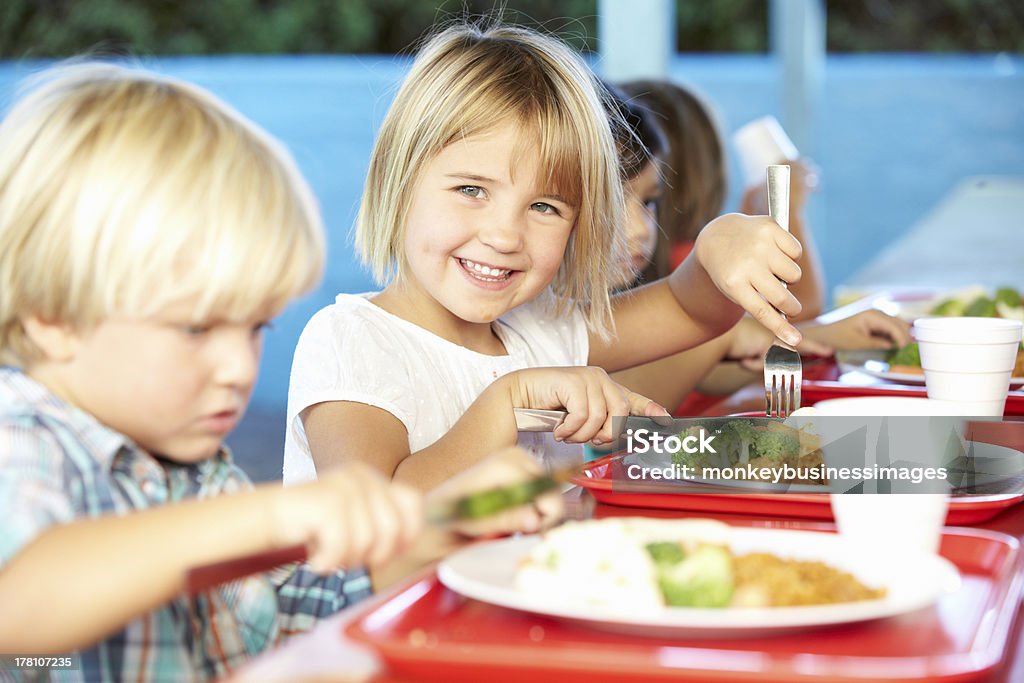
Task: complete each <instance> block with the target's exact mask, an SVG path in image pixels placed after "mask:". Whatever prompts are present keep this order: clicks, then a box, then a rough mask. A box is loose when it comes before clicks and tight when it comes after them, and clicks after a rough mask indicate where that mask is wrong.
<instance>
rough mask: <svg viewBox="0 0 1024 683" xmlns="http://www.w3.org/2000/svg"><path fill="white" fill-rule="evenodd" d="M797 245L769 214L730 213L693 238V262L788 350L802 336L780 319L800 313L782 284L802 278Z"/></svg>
mask: <svg viewBox="0 0 1024 683" xmlns="http://www.w3.org/2000/svg"><path fill="white" fill-rule="evenodd" d="M801 251H802V248H801V247H800V242H798V241H797V239H796V238H795V237H793V236H792V235H790V234H789V233H788V232H786V231H785V230H783V229H782V228H780V227H779V225H778V224H777V223H776V222H775V221H774V220H772V219H771V218H770V217H768V216H744V215H742V214H737V213H731V214H726V215H725V216H721V217H719V218H716V219H715V220H713V221H711V222H710V223H708V224H707V226H706V227H705V228H704V229H703V230H701V231H700V234H699V235H698V236H697V243H696V246H695V247H694V252H695V253H696V256H697V259H698V260H699V262H700V264H701V265H702V266H703V268H704V270H705V271H706V272H707V274H708V276H709V277H710V278H711V281H712V282H714V284H715V286H716V287H718V289H719V290H720V291H721V292H722V294H724V295H725V296H726V297H728V298H729V299H730V300H731V301H734V302H736V303H737V304H739V305H740V306H742V307H743V308H744V309H746V310H747V311H748V312H749V313H750V314H751V315H752V316H753V317H754V319H755V320H757V321H758V322H759V323H761V324H762V325H764V326H765V327H766V328H768V330H769V331H770V332H771V333H772V334H774V335H776V336H778V337H779V338H780V339H782V341H784V342H787V343H788V344H790V345H792V346H796V345H797V344H799V343H800V332H799V331H798V330H797V329H796V328H795V327H793V325H792V324H790V323H789V322H788V321H787V320H786V319H785V318H783V317H782V316H781V315H779V311H782V312H783V313H785V314H786V315H789V316H794V315H797V314H798V313H800V310H801V306H800V302H799V301H798V300H797V298H796V297H795V296H793V294H792V293H790V291H789V290H788V289H786V287H785V286H784V285H783V282H796V281H797V280H799V279H800V266H798V265H797V264H796V259H798V258H800V253H801Z"/></svg>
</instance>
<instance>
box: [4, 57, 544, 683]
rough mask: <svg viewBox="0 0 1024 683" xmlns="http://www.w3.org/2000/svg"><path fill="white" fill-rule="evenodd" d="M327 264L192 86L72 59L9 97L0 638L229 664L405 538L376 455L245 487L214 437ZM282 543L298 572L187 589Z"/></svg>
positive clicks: (80, 652) (287, 170)
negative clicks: (199, 570) (302, 560)
mask: <svg viewBox="0 0 1024 683" xmlns="http://www.w3.org/2000/svg"><path fill="white" fill-rule="evenodd" d="M322 265H323V235H322V227H321V224H320V218H319V214H318V211H317V208H316V206H315V203H314V200H313V197H312V195H311V193H310V191H309V188H308V187H307V185H306V183H305V181H304V180H303V179H302V178H301V176H300V175H299V173H298V170H297V169H296V167H295V165H294V163H293V162H292V160H291V158H290V157H289V155H288V154H287V152H286V151H285V150H284V149H283V148H282V147H281V146H280V145H279V144H278V143H277V142H275V141H274V140H272V139H271V138H270V137H269V136H267V135H266V134H265V133H263V132H262V131H260V130H259V129H257V128H256V127H255V126H254V125H252V124H251V123H249V122H248V121H246V120H245V119H243V118H242V117H241V116H240V115H239V114H237V113H236V112H234V111H233V110H231V109H229V108H228V107H226V106H225V105H224V104H222V103H221V102H219V101H217V100H216V99H214V98H213V97H212V96H211V95H210V94H209V93H206V92H205V91H202V90H200V89H198V88H195V87H193V86H190V85H187V84H185V83H181V82H179V81H176V80H172V79H169V78H164V77H161V76H156V75H152V74H147V73H144V72H139V71H133V70H128V69H124V68H120V67H116V66H110V65H99V64H80V65H76V66H70V67H62V68H58V69H54V70H52V71H51V72H48V73H47V74H46V78H45V79H41V80H40V83H39V84H38V85H37V86H36V87H35V89H34V90H33V91H32V92H31V93H29V94H27V95H26V96H25V97H24V98H23V99H22V100H21V101H20V102H18V103H17V104H16V105H15V106H14V107H13V109H12V110H11V111H10V113H9V114H8V116H7V117H6V118H5V119H4V120H3V122H2V123H0V520H2V521H0V605H2V609H0V652H3V653H31V654H64V655H67V654H69V653H77V658H78V661H79V663H80V668H78V669H76V670H68V671H57V670H54V671H51V672H49V676H51V677H52V678H53V679H55V680H56V679H59V680H84V681H115V680H116V681H120V680H132V681H151V680H154V681H155V680H160V681H172V680H173V681H178V680H181V681H192V680H207V679H212V678H215V677H219V676H223V675H225V674H227V673H229V672H230V671H231V670H232V669H233V668H234V667H235V666H237V665H238V664H240V663H241V662H243V661H244V660H245V659H247V658H248V657H249V656H251V655H253V654H255V653H257V652H259V651H261V650H263V649H265V648H267V647H268V646H270V645H272V644H274V643H275V642H276V641H277V640H278V639H279V637H280V636H281V635H283V634H286V633H288V632H291V631H295V630H301V629H304V628H306V627H308V626H309V625H311V624H312V623H313V622H314V620H316V619H318V618H320V617H323V616H326V615H328V614H331V613H333V612H336V611H337V610H339V609H341V608H342V607H344V606H345V605H346V604H348V603H349V602H351V601H353V600H356V599H359V598H361V597H363V596H365V595H367V594H369V592H370V585H369V579H368V577H367V576H366V574H365V572H364V571H362V570H357V571H351V572H346V571H339V570H338V568H339V567H342V566H344V567H358V566H359V565H361V564H364V563H370V564H375V565H376V564H380V563H383V562H384V561H385V560H387V559H388V558H389V557H390V556H392V555H394V554H395V553H396V552H397V551H399V550H401V549H402V548H403V547H405V546H407V545H409V544H410V541H411V540H412V539H413V538H414V537H417V536H418V535H419V534H420V531H421V527H422V509H421V508H422V501H421V499H420V496H419V494H418V493H416V492H414V491H412V490H410V489H408V488H405V487H402V486H399V485H395V484H392V483H391V482H388V481H387V480H386V479H385V478H384V477H382V476H380V474H379V473H377V472H376V471H375V470H373V469H372V468H369V467H366V466H365V465H361V464H359V463H351V464H348V465H346V466H344V467H340V468H338V469H337V470H336V471H334V472H332V473H330V474H328V475H325V476H324V477H322V478H321V479H320V480H319V481H318V482H316V483H314V484H310V485H306V486H300V487H293V488H287V489H282V488H281V487H279V486H263V487H258V488H256V489H254V490H250V489H251V488H252V487H251V484H250V483H249V481H248V479H247V478H246V477H245V475H244V474H243V473H242V472H241V471H240V470H239V469H238V468H237V467H236V466H235V465H234V464H233V463H232V461H231V457H230V455H229V454H228V452H227V451H226V450H225V449H224V448H223V447H222V445H221V444H222V442H223V440H224V438H225V436H226V435H227V434H228V432H230V431H231V429H232V428H233V427H234V425H235V424H237V422H238V420H239V419H240V418H241V416H242V413H243V412H244V410H245V407H246V404H247V402H248V399H249V395H250V392H251V391H252V388H253V384H254V381H255V378H256V369H257V366H258V361H259V356H260V350H261V339H262V334H263V330H264V328H265V326H266V324H267V322H268V321H269V320H270V319H271V318H272V317H273V316H274V315H276V314H277V312H278V311H280V309H281V308H282V307H283V306H284V305H285V304H286V303H287V302H288V300H290V299H291V298H293V297H294V296H296V295H297V294H299V293H301V292H303V291H306V290H308V289H309V288H310V287H311V286H312V285H313V284H314V283H315V282H316V280H317V279H318V277H319V275H320V272H321V270H322ZM519 459H520V461H523V460H525V459H526V456H525V454H521V455H520V458H519ZM502 474H503V475H504V476H506V477H507V476H509V472H508V463H507V461H506V462H504V463H503V472H502ZM477 476H479V473H477ZM222 494H229V495H222ZM532 514H533V513H530V515H532ZM530 515H526V516H525V517H523V518H519V519H514V520H512V521H516V522H518V521H524V522H526V523H530V522H531V519H532V518H531V517H530ZM510 519H511V518H506V519H505V520H504V522H509V521H510ZM533 521H534V522H535V521H536V520H533ZM528 525H529V524H528ZM533 526H536V524H535V523H534V524H533ZM295 544H306V545H307V547H308V548H309V555H310V563H309V566H302V565H299V566H296V567H294V568H293V570H292V571H289V572H285V573H283V575H282V579H284V580H283V583H281V584H280V585H278V586H276V587H275V585H274V584H273V583H272V582H271V581H270V580H269V578H268V577H267V576H262V575H257V576H253V577H249V578H246V579H243V580H241V581H237V582H232V583H230V584H227V585H224V586H222V587H220V588H218V589H214V590H211V591H208V592H205V593H203V594H201V595H199V596H197V597H195V598H191V599H190V598H185V597H183V596H182V591H183V579H184V576H185V573H186V570H188V569H189V568H190V567H193V566H197V565H202V564H207V563H211V562H217V561H221V560H225V559H230V558H233V557H236V556H240V555H244V554H248V553H253V552H258V551H263V550H269V549H275V548H281V547H285V546H291V545H295ZM314 570H315V571H314ZM284 574H286V575H284ZM0 673H3V674H5V675H10V676H13V677H15V680H17V677H19V676H25V677H29V678H33V677H34V676H35V675H37V674H39V672H32V671H4V672H0Z"/></svg>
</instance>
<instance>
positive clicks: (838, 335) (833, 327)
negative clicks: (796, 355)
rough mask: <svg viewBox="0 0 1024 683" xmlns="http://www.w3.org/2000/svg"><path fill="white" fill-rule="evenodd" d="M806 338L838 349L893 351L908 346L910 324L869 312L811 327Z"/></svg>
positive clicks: (873, 311) (805, 335)
mask: <svg viewBox="0 0 1024 683" xmlns="http://www.w3.org/2000/svg"><path fill="white" fill-rule="evenodd" d="M803 332H804V337H805V338H808V339H814V340H816V341H818V342H821V343H824V344H828V345H830V346H833V347H835V348H837V349H890V348H898V347H900V346H905V345H907V344H909V343H910V342H911V341H913V339H912V338H911V336H910V323H908V322H906V321H904V320H901V319H899V318H894V317H893V316H891V315H886V314H885V313H883V312H882V311H878V310H875V309H870V310H867V311H861V312H860V313H857V314H856V315H852V316H850V317H849V318H844V319H842V320H840V321H838V322H834V323H831V324H829V325H808V326H806V327H804V328H803Z"/></svg>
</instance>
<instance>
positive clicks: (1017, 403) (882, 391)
mask: <svg viewBox="0 0 1024 683" xmlns="http://www.w3.org/2000/svg"><path fill="white" fill-rule="evenodd" d="M800 391H801V404H802V405H806V406H809V405H814V404H815V403H817V402H818V401H824V400H826V399H830V398H849V397H851V396H913V397H917V398H926V397H927V396H928V394H927V393H925V389H924V387H919V386H910V385H908V384H892V383H890V382H884V381H881V380H880V381H879V383H878V384H868V385H864V384H850V383H847V382H844V381H843V380H842V378H840V379H838V380H824V379H822V380H804V381H803V382H801V384H800ZM1003 414H1004V415H1006V416H1007V417H1012V416H1020V415H1024V391H1011V392H1009V393H1007V394H1006V407H1005V408H1004V409H1003Z"/></svg>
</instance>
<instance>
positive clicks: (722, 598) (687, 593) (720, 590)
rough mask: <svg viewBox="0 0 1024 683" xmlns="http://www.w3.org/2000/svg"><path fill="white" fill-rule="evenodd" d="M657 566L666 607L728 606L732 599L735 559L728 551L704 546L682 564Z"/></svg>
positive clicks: (682, 561)
mask: <svg viewBox="0 0 1024 683" xmlns="http://www.w3.org/2000/svg"><path fill="white" fill-rule="evenodd" d="M657 545H659V546H660V545H662V544H657ZM655 566H656V568H657V577H658V587H659V588H660V589H661V594H662V596H663V597H664V598H665V604H666V605H669V606H671V607H726V606H727V605H728V604H729V601H730V600H732V593H733V578H732V557H731V556H730V555H729V552H728V551H727V550H726V549H725V548H722V547H719V546H714V545H701V546H698V548H697V549H696V550H694V551H693V552H691V553H689V554H688V555H686V557H685V558H684V559H682V560H681V561H678V562H675V563H661V564H657V563H656V565H655Z"/></svg>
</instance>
